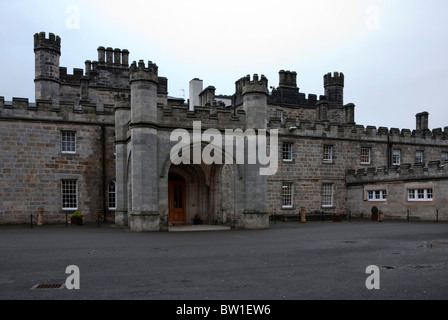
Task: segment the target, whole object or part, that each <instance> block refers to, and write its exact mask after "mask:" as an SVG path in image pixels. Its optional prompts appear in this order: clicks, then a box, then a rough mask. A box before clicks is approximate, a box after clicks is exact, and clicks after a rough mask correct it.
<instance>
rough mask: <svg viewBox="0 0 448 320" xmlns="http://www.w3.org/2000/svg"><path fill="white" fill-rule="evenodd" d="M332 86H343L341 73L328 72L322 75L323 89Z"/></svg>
mask: <svg viewBox="0 0 448 320" xmlns="http://www.w3.org/2000/svg"><path fill="white" fill-rule="evenodd" d="M332 85H338V86H342V87H343V86H344V74H343V73H342V72H334V73H333V74H332V73H331V72H329V73H327V74H326V75H324V87H325V86H332Z"/></svg>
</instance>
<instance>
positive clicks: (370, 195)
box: [367, 189, 387, 201]
mask: <svg viewBox="0 0 448 320" xmlns="http://www.w3.org/2000/svg"><path fill="white" fill-rule="evenodd" d="M386 200H387V191H386V190H385V189H383V190H367V201H386Z"/></svg>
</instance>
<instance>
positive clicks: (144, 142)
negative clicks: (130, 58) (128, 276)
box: [129, 60, 160, 231]
mask: <svg viewBox="0 0 448 320" xmlns="http://www.w3.org/2000/svg"><path fill="white" fill-rule="evenodd" d="M130 84H131V123H130V131H131V142H130V144H131V152H132V155H131V161H130V163H131V166H132V169H131V171H132V177H129V178H130V179H131V181H132V185H131V188H132V190H131V194H132V198H131V201H132V211H131V213H130V217H129V226H130V228H131V230H133V231H159V230H160V214H159V210H158V207H159V197H158V181H159V175H158V172H157V169H158V165H157V163H158V161H157V154H158V141H157V133H158V130H157V84H158V67H157V65H155V64H153V63H152V62H148V67H145V63H144V62H143V60H140V61H139V63H138V65H137V64H136V63H135V62H133V63H132V65H131V67H130Z"/></svg>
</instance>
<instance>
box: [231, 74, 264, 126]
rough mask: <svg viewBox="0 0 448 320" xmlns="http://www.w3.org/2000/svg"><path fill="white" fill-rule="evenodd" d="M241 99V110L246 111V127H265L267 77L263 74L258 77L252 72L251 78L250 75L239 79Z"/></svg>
mask: <svg viewBox="0 0 448 320" xmlns="http://www.w3.org/2000/svg"><path fill="white" fill-rule="evenodd" d="M238 86H241V95H242V99H243V106H242V108H243V110H244V111H246V128H247V129H266V126H267V114H268V99H267V98H268V79H266V77H265V76H264V75H261V78H260V79H259V78H258V75H257V74H254V76H253V80H250V76H249V75H247V76H246V77H244V78H242V79H240V81H239V84H238Z"/></svg>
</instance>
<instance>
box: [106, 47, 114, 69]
mask: <svg viewBox="0 0 448 320" xmlns="http://www.w3.org/2000/svg"><path fill="white" fill-rule="evenodd" d="M113 54H114V50H113V49H112V48H111V47H107V48H106V65H108V66H111V65H112V64H113V63H114V57H113Z"/></svg>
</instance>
